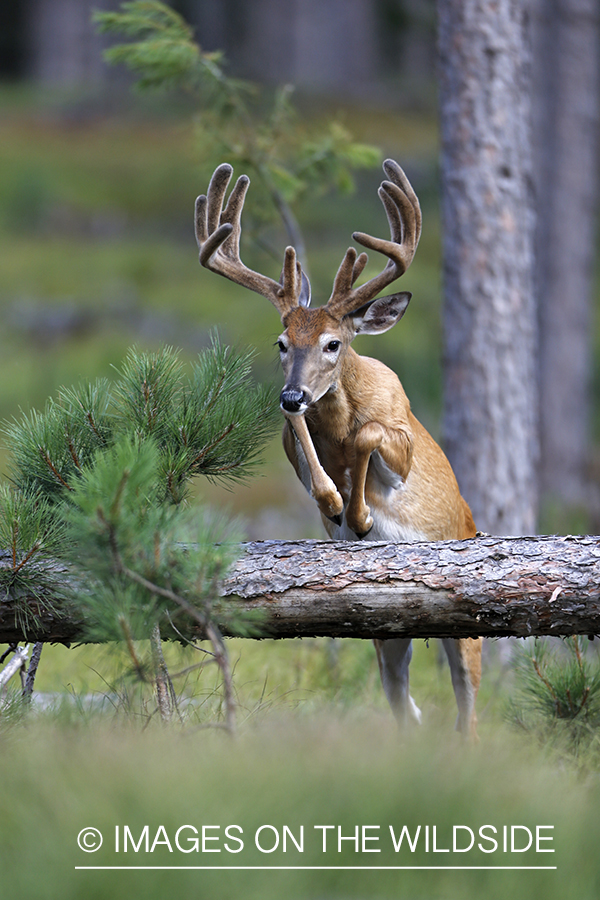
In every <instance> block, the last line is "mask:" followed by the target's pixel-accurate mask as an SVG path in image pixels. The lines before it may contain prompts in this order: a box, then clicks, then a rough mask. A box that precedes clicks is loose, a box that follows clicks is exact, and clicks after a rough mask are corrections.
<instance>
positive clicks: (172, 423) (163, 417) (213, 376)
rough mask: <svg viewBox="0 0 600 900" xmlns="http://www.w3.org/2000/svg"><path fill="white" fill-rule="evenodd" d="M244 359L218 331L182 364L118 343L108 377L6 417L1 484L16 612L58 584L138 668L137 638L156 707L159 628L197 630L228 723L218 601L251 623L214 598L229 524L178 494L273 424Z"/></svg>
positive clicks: (2, 574)
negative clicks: (143, 646) (6, 453)
mask: <svg viewBox="0 0 600 900" xmlns="http://www.w3.org/2000/svg"><path fill="white" fill-rule="evenodd" d="M250 363H251V354H250V353H241V352H234V351H232V350H230V349H229V348H227V347H223V346H222V345H221V344H220V343H219V341H218V340H217V339H216V338H215V339H214V340H213V345H212V348H211V349H210V350H207V351H205V352H204V353H202V354H200V355H199V357H198V359H197V360H196V361H195V362H194V363H192V364H191V366H190V367H189V369H188V370H187V371H186V370H185V369H184V366H183V363H182V361H181V359H180V356H179V354H178V353H177V352H176V351H174V350H172V349H170V348H164V349H162V350H160V351H158V352H155V353H144V352H139V351H136V350H132V351H130V352H129V354H128V356H127V358H126V360H125V362H124V363H123V366H122V369H121V371H120V372H119V377H118V378H117V379H116V381H115V382H114V383H111V382H109V381H107V380H102V381H98V382H96V383H95V384H93V385H83V386H81V387H78V388H71V389H68V390H67V389H62V390H61V391H60V392H59V395H58V398H57V399H56V400H49V401H48V403H47V405H46V408H45V410H44V411H43V412H42V413H38V412H32V413H31V414H29V415H28V416H25V417H23V418H22V419H20V420H18V421H13V422H12V423H10V424H8V425H6V426H5V429H4V431H5V435H6V438H7V440H8V445H9V449H10V450H11V453H12V459H11V466H10V473H11V480H12V482H13V484H12V486H11V487H9V486H8V485H3V486H2V488H1V490H0V538H1V545H2V547H6V548H8V549H7V550H6V551H4V559H3V560H2V562H3V565H2V567H0V581H1V582H2V583H3V584H4V585H5V586H6V589H7V591H9V592H10V596H11V598H12V599H13V600H14V601H15V609H16V610H18V613H17V614H19V615H21V616H25V615H26V612H27V611H28V610H29V606H28V604H27V603H25V602H23V603H21V604H19V598H25V597H27V596H31V592H32V591H38V593H39V594H40V597H42V598H43V597H45V595H46V593H49V594H51V595H52V596H53V597H57V596H63V597H64V600H65V602H69V603H70V604H72V605H75V607H76V609H77V610H78V612H79V614H80V616H81V617H82V619H83V620H84V621H85V622H86V628H87V632H86V637H87V639H88V640H90V641H98V642H100V641H109V640H120V641H121V642H124V644H125V646H126V647H127V648H128V650H129V653H130V657H131V660H132V663H133V666H134V669H135V670H136V672H137V674H138V675H140V676H141V677H142V678H145V677H146V671H145V670H146V668H147V667H146V665H145V664H144V663H143V662H141V661H140V658H139V655H138V652H137V650H136V641H138V640H139V639H140V638H146V639H149V640H150V641H151V646H152V666H151V667H150V669H151V671H152V672H153V676H154V679H155V682H156V685H157V695H158V699H159V710H160V713H161V715H162V717H163V718H170V717H171V715H172V713H173V711H174V706H175V704H174V699H175V695H174V691H173V689H172V685H171V684H170V679H169V677H168V672H167V671H166V666H165V663H164V658H163V655H162V648H161V640H160V637H161V633H162V632H164V630H165V629H167V628H168V629H170V631H171V634H172V635H177V636H178V638H181V639H184V640H185V639H190V636H193V635H194V634H198V633H200V634H202V635H204V636H206V637H208V638H209V639H210V641H211V644H212V653H213V656H214V659H215V661H216V662H217V663H218V665H219V667H220V669H221V672H222V677H223V683H224V707H225V715H224V722H225V726H226V727H227V728H228V729H229V730H232V729H233V726H234V711H233V710H234V703H233V687H232V683H231V673H230V670H229V664H228V660H227V653H226V650H225V645H224V643H223V640H222V638H221V635H220V633H219V630H218V628H217V626H216V624H215V622H216V617H217V613H218V616H219V618H220V619H221V620H223V619H224V618H228V619H229V620H230V622H231V623H232V624H233V623H235V627H236V629H238V631H239V633H245V632H246V633H247V630H248V629H249V628H250V627H251V622H250V621H249V620H245V619H244V618H243V617H242V616H241V614H240V613H239V611H237V612H234V611H233V610H231V609H229V608H225V607H224V606H223V605H222V604H220V603H219V602H218V600H217V598H218V590H217V584H218V582H219V581H220V580H221V579H222V578H223V576H224V574H225V572H226V571H227V568H228V567H229V566H230V565H231V563H232V562H233V559H234V556H235V552H234V547H235V546H237V544H238V542H239V537H238V536H237V535H235V534H234V533H233V532H232V528H231V526H230V525H229V524H227V523H226V522H224V521H222V520H221V519H220V518H218V517H215V516H214V515H210V514H208V513H207V512H206V511H203V510H201V509H197V508H195V507H191V506H189V505H188V504H187V502H186V498H187V493H188V488H189V485H190V482H191V480H192V479H193V478H194V477H196V476H197V475H205V476H206V477H208V478H211V479H222V480H225V481H230V480H232V479H233V480H239V479H243V478H245V477H246V476H247V475H248V474H250V472H252V470H253V467H254V466H255V464H256V463H257V461H258V457H259V454H260V451H261V449H262V447H263V446H264V443H265V441H266V440H267V439H268V437H270V435H271V434H272V432H273V431H274V430H275V428H276V427H277V424H278V414H277V412H278V411H277V401H276V397H275V393H274V391H272V390H270V389H265V388H263V387H257V386H256V385H254V384H253V383H252V380H251V375H250ZM57 560H58V561H62V563H63V564H67V565H68V571H69V575H68V577H67V576H66V574H65V572H64V570H63V571H60V569H57V566H56V563H57ZM69 583H70V584H77V585H78V588H77V591H75V592H74V591H73V590H72V589H69V587H68V585H69ZM82 585H85V587H82ZM61 591H62V594H61V593H60V592H61ZM56 612H57V614H58V613H59V610H58V609H57V610H56ZM31 624H33V623H31Z"/></svg>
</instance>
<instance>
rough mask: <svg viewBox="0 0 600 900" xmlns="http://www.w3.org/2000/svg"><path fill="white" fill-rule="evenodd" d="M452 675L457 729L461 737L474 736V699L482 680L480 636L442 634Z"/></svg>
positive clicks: (475, 727) (475, 738)
mask: <svg viewBox="0 0 600 900" xmlns="http://www.w3.org/2000/svg"><path fill="white" fill-rule="evenodd" d="M442 643H443V645H444V650H445V651H446V656H447V657H448V662H449V664H450V674H451V675H452V686H453V688H454V695H455V697H456V704H457V706H458V719H457V721H456V730H457V731H459V732H460V733H461V734H462V735H463V737H465V738H470V739H471V740H474V741H476V740H477V716H476V714H475V700H476V699H477V692H478V690H479V683H480V681H481V638H461V639H460V640H455V639H453V638H444V640H443V641H442Z"/></svg>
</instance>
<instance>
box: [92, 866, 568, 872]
mask: <svg viewBox="0 0 600 900" xmlns="http://www.w3.org/2000/svg"><path fill="white" fill-rule="evenodd" d="M557 868H558V866H75V869H80V870H84V869H85V870H89V869H95V870H100V871H106V870H111V871H114V870H119V871H121V870H131V869H136V870H148V871H152V870H153V869H161V870H165V869H173V870H178V871H179V870H194V871H196V870H197V871H207V870H209V869H210V870H218V871H220V872H226V871H232V872H240V871H244V872H248V871H254V870H258V871H261V872H268V871H276V870H284V871H295V872H299V871H315V870H326V871H336V872H346V871H348V872H357V871H360V872H369V871H373V872H382V871H394V872H397V871H406V870H413V871H414V870H419V871H425V872H427V871H441V870H443V871H459V870H460V871H465V870H469V869H473V870H478V871H488V870H489V871H496V872H498V871H518V870H521V869H522V870H523V871H527V872H531V871H536V872H539V871H551V870H556V869H557Z"/></svg>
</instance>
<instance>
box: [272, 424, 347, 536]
mask: <svg viewBox="0 0 600 900" xmlns="http://www.w3.org/2000/svg"><path fill="white" fill-rule="evenodd" d="M286 418H287V429H286V430H285V431H284V435H283V443H284V447H285V451H286V453H287V455H288V458H289V459H290V461H291V463H292V465H293V466H294V468H295V470H296V474H297V475H298V477H299V478H300V480H301V481H302V483H303V484H304V486H305V487H306V489H307V490H308V491H309V492H310V494H311V496H312V497H314V499H315V500H316V501H317V506H318V507H319V510H320V511H321V512H322V513H323V515H324V516H326V517H327V518H328V519H332V520H333V521H334V522H336V524H340V522H341V518H340V517H341V515H342V513H343V511H344V501H343V499H342V496H341V494H340V493H339V491H338V489H337V487H336V486H335V482H334V481H333V480H332V479H331V478H330V477H329V475H328V474H327V472H326V471H325V469H324V468H323V466H322V465H321V462H320V460H319V457H318V456H317V451H316V450H315V445H314V444H313V441H312V438H311V436H310V432H309V430H308V426H307V424H306V420H305V418H304V416H301V415H300V416H299V415H296V416H289V417H286ZM288 429H289V430H288ZM292 429H293V434H295V436H296V438H297V440H298V443H299V444H300V447H301V448H302V452H303V454H304V461H305V465H306V469H307V471H303V464H302V463H303V462H304V461H301V460H299V459H298V454H297V452H296V448H295V442H294V441H293V439H292V441H290V438H293V435H292V434H290V432H291V431H292Z"/></svg>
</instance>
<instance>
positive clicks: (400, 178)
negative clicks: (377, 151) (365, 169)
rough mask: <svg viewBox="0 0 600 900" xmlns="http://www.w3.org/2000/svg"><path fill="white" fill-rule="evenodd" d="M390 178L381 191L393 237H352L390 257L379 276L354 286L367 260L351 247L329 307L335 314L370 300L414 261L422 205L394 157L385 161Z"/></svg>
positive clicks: (385, 170) (385, 167)
mask: <svg viewBox="0 0 600 900" xmlns="http://www.w3.org/2000/svg"><path fill="white" fill-rule="evenodd" d="M383 170H384V172H385V174H386V175H387V176H388V178H390V181H384V182H383V183H382V184H381V186H380V188H379V191H378V194H379V197H380V199H381V202H382V203H383V206H384V209H385V212H386V215H387V219H388V223H389V226H390V238H391V239H390V240H385V239H383V238H377V237H373V236H372V235H369V234H364V233H363V232H360V231H357V232H354V234H353V235H352V237H353V238H354V240H355V241H358V243H359V244H362V245H363V246H364V247H367V248H368V249H370V250H377V251H378V252H379V253H382V254H383V255H384V256H387V257H388V263H387V265H386V266H385V268H384V269H383V271H382V272H380V273H379V275H376V276H375V277H374V278H371V279H370V280H369V281H367V282H365V284H363V285H361V286H360V287H359V288H354V289H353V288H352V285H353V284H354V283H355V281H356V280H357V278H358V276H359V275H360V273H361V272H362V270H363V269H364V267H365V265H366V262H367V255H366V253H361V255H360V256H359V257H358V258H357V257H356V251H355V250H354V249H353V248H352V247H350V248H349V249H348V250H347V251H346V255H345V257H344V259H343V261H342V264H341V266H340V268H339V270H338V273H337V275H336V278H335V281H334V284H333V291H332V294H331V297H330V298H329V301H328V303H327V308H328V309H329V310H330V311H332V312H334V314H335V315H347V314H348V313H350V312H353V311H354V310H356V309H359V308H360V307H361V306H364V304H365V303H368V302H369V301H370V300H373V299H374V298H375V297H376V296H377V294H379V292H380V291H382V290H383V288H385V287H387V286H388V285H389V284H391V283H392V282H393V281H395V280H396V279H397V278H399V277H400V276H401V275H403V274H404V272H406V270H407V269H408V267H409V265H410V264H411V262H412V259H413V256H414V255H415V250H416V249H417V244H418V243H419V237H420V235H421V207H420V206H419V201H418V199H417V195H416V194H415V192H414V190H413V189H412V186H411V184H410V182H409V180H408V178H407V177H406V175H405V174H404V172H403V171H402V169H401V168H400V166H399V165H398V163H397V162H394V160H393V159H386V161H385V162H384V164H383Z"/></svg>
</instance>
